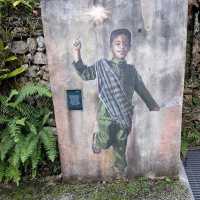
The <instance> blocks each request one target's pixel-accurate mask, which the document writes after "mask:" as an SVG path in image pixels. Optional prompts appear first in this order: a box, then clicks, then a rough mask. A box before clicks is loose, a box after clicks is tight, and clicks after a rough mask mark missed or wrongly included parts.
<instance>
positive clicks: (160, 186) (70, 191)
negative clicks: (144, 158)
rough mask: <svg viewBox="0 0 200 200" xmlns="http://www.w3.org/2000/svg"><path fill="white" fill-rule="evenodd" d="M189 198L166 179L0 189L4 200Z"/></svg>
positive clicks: (29, 184) (28, 184) (44, 182)
mask: <svg viewBox="0 0 200 200" xmlns="http://www.w3.org/2000/svg"><path fill="white" fill-rule="evenodd" d="M187 195H188V194H187V189H186V188H185V187H184V186H182V185H181V184H180V183H179V181H177V180H173V179H169V178H166V179H163V180H149V179H146V178H138V179H136V180H134V181H127V182H126V181H114V182H112V183H102V182H98V183H88V184H86V183H85V184H80V183H77V184H66V183H62V182H58V181H53V180H50V181H49V180H48V181H47V180H35V181H31V182H23V183H22V184H20V186H19V187H16V186H14V185H13V186H9V187H5V185H4V186H2V187H0V199H2V200H22V199H23V200H36V199H37V200H38V199H41V200H58V199H62V197H63V199H69V200H86V199H87V200H134V199H135V200H136V199H137V200H139V199H143V200H144V199H154V200H159V199H169V200H173V199H177V200H179V199H180V200H184V199H187V200H189V199H190V198H189V197H188V196H187ZM64 197H65V198H64ZM66 197H68V198H66ZM162 197H164V198H162Z"/></svg>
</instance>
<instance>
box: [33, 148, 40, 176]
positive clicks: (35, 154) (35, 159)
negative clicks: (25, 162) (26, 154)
mask: <svg viewBox="0 0 200 200" xmlns="http://www.w3.org/2000/svg"><path fill="white" fill-rule="evenodd" d="M40 160H41V148H40V147H38V148H37V149H36V150H35V151H34V152H33V154H32V157H31V164H32V177H35V176H36V175H37V167H38V164H39V162H40Z"/></svg>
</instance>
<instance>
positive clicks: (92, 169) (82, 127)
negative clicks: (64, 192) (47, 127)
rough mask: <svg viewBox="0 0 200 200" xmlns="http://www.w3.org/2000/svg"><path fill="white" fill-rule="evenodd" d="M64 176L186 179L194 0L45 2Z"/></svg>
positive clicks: (51, 76) (49, 61) (51, 79)
mask: <svg viewBox="0 0 200 200" xmlns="http://www.w3.org/2000/svg"><path fill="white" fill-rule="evenodd" d="M41 8H42V18H43V26H44V34H45V40H46V47H47V57H48V66H49V72H50V82H51V89H52V93H53V103H54V111H55V118H56V126H57V132H58V143H59V151H60V159H61V166H62V174H63V178H64V179H67V180H71V179H72V178H73V179H78V180H86V179H93V180H99V179H103V180H105V179H112V178H116V177H126V178H127V177H128V178H132V177H135V176H139V175H144V176H148V177H155V176H165V175H177V174H178V170H179V166H180V136H181V115H182V96H183V86H184V64H185V46H186V30H187V29H186V26H187V0H179V1H177V0H170V1H162V0H152V1H149V0H129V1H124V0H94V1H91V0H84V1H80V0H73V1H68V0H57V1H55V0H42V1H41Z"/></svg>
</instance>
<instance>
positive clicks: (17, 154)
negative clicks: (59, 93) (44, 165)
mask: <svg viewBox="0 0 200 200" xmlns="http://www.w3.org/2000/svg"><path fill="white" fill-rule="evenodd" d="M30 97H35V98H37V97H40V98H50V97H51V93H50V91H49V89H48V88H47V87H45V86H44V85H39V84H37V85H36V84H28V85H26V86H24V87H23V88H22V89H21V90H19V91H17V90H12V91H11V93H10V95H9V96H0V181H6V182H7V181H14V182H15V183H17V184H19V181H20V179H21V176H22V173H23V170H27V169H29V168H30V169H31V173H32V176H33V177H35V176H36V175H37V167H38V165H39V164H40V162H41V161H42V159H43V158H44V156H45V155H46V156H47V158H48V159H49V160H51V161H52V162H53V161H54V160H55V158H56V156H57V148H56V147H57V146H56V137H55V134H54V133H53V130H52V127H51V126H50V120H51V118H52V112H51V111H50V110H49V109H48V108H47V107H43V106H40V105H39V104H36V105H31V104H30V103H29V98H30Z"/></svg>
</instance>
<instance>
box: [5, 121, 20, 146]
mask: <svg viewBox="0 0 200 200" xmlns="http://www.w3.org/2000/svg"><path fill="white" fill-rule="evenodd" d="M17 120H18V119H16V118H14V119H12V120H11V121H10V122H9V123H8V130H9V134H10V135H11V137H12V138H13V139H14V142H15V143H17V142H18V141H19V134H20V133H21V126H20V125H18V124H17Z"/></svg>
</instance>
